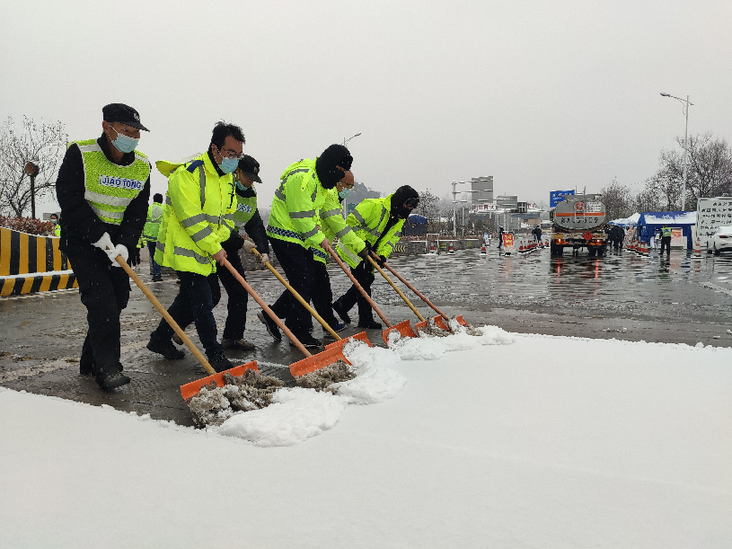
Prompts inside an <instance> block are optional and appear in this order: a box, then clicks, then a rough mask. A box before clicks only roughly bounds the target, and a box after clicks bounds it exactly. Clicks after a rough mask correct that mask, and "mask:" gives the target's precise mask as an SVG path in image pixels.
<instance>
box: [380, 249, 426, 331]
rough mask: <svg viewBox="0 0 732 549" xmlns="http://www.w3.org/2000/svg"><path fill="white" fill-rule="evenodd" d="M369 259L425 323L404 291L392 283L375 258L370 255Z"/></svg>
mask: <svg viewBox="0 0 732 549" xmlns="http://www.w3.org/2000/svg"><path fill="white" fill-rule="evenodd" d="M367 257H368V259H369V261H370V262H371V264H372V265H373V266H374V267H376V269H377V270H378V271H379V272H380V273H381V276H383V277H384V279H385V280H386V281H387V282H388V283H389V284H391V287H392V288H394V289H395V290H396V293H398V294H399V297H401V298H402V299H403V300H404V303H406V304H407V305H408V306H409V308H410V309H412V312H413V313H414V314H415V315H417V318H418V319H419V320H420V321H421V322H424V317H423V316H422V315H421V314H419V311H418V310H417V309H415V308H414V305H412V302H411V301H409V299H407V296H405V295H404V293H403V292H402V291H401V290H400V289H399V288H397V287H396V284H394V283H393V282H392V280H391V278H389V275H388V274H386V273H385V272H384V270H383V269H382V268H381V267H379V264H378V263H376V261H374V258H373V257H371V256H370V255H369V256H367ZM384 264H385V265H386V263H384Z"/></svg>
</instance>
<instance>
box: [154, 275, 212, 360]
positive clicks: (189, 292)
mask: <svg viewBox="0 0 732 549" xmlns="http://www.w3.org/2000/svg"><path fill="white" fill-rule="evenodd" d="M177 273H178V278H179V279H180V291H179V292H178V295H177V296H175V299H174V300H173V303H172V305H171V306H170V307H169V308H168V313H169V314H170V316H172V317H173V320H175V322H176V324H178V326H180V327H181V328H183V329H185V327H186V326H188V325H189V324H190V323H191V322H194V323H195V324H196V331H197V332H198V338H199V339H200V340H201V345H203V348H204V349H205V350H206V354H207V355H208V356H209V357H211V356H213V355H214V354H217V353H219V352H223V350H224V348H223V346H222V345H221V344H220V343H219V342H218V341H216V320H214V316H213V308H214V306H215V304H216V303H218V301H219V299H220V298H221V291H220V290H219V285H218V282H217V281H216V280H215V278H212V277H215V276H216V275H215V274H213V275H210V276H203V275H201V274H197V273H189V272H186V271H177ZM212 288H215V291H212ZM216 293H218V295H216ZM214 298H215V301H214ZM150 337H151V338H152V339H157V340H160V341H168V340H170V338H171V337H173V328H171V327H170V325H168V323H167V321H166V320H165V319H163V320H161V321H160V324H158V327H157V328H155V331H154V332H153V333H152V334H150Z"/></svg>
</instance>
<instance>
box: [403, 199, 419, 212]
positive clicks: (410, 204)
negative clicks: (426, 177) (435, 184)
mask: <svg viewBox="0 0 732 549" xmlns="http://www.w3.org/2000/svg"><path fill="white" fill-rule="evenodd" d="M417 204H419V198H414V197H412V198H407V199H406V200H405V201H404V205H405V206H406V207H407V208H409V209H410V210H413V209H414V208H416V207H417Z"/></svg>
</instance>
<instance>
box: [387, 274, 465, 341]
mask: <svg viewBox="0 0 732 549" xmlns="http://www.w3.org/2000/svg"><path fill="white" fill-rule="evenodd" d="M384 267H386V268H387V269H389V271H391V274H393V275H394V276H395V277H397V278H398V279H399V280H401V281H402V283H403V284H404V285H405V286H406V287H407V288H409V289H410V290H412V291H413V292H414V293H415V294H416V295H417V297H419V298H420V299H422V301H424V302H425V303H426V304H427V305H429V306H430V307H432V309H434V311H435V312H437V313H439V314H438V315H437V316H436V317H435V318H434V321H435V324H436V325H437V326H439V327H440V328H442V329H443V330H448V331H452V330H450V328H449V327H448V326H446V325H445V322H444V321H443V319H445V320H447V321H449V320H450V317H448V316H447V315H446V314H445V313H443V312H442V311H441V310H440V309H438V308H437V307H435V306H434V305H433V304H432V302H431V301H430V300H429V299H427V298H426V297H425V296H424V295H422V293H421V292H420V291H419V290H417V288H415V287H414V286H412V285H411V284H410V283H409V282H407V281H406V279H405V278H404V277H403V276H402V275H400V274H399V273H398V272H396V271H395V270H394V269H393V268H392V266H391V265H389V264H388V263H387V262H386V261H384ZM455 320H456V321H457V323H458V324H460V325H462V326H470V324H468V323H467V322H466V321H465V319H464V318H463V315H458V316H456V317H455Z"/></svg>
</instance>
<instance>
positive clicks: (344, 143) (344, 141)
mask: <svg viewBox="0 0 732 549" xmlns="http://www.w3.org/2000/svg"><path fill="white" fill-rule="evenodd" d="M359 135H361V132H358V133H357V134H356V135H352V136H351V137H349V138H348V139H346V138H345V137H344V138H343V146H344V147H345V146H346V145H347V144H348V142H349V141H350V140H351V139H354V138H356V137H358V136H359Z"/></svg>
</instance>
